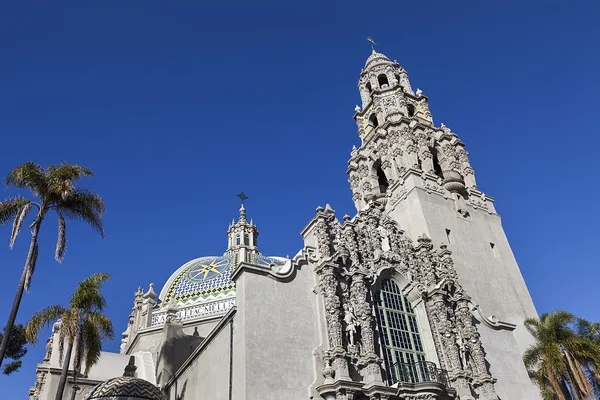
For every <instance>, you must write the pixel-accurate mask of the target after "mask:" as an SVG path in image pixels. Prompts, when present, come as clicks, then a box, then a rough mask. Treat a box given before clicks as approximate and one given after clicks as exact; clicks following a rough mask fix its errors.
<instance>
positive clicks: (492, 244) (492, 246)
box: [490, 242, 500, 258]
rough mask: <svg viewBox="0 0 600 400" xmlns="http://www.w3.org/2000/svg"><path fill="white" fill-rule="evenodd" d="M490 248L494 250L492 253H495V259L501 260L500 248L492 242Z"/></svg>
mask: <svg viewBox="0 0 600 400" xmlns="http://www.w3.org/2000/svg"><path fill="white" fill-rule="evenodd" d="M490 248H491V249H492V253H494V257H496V258H499V257H500V253H498V248H497V247H496V245H495V244H494V243H492V242H490Z"/></svg>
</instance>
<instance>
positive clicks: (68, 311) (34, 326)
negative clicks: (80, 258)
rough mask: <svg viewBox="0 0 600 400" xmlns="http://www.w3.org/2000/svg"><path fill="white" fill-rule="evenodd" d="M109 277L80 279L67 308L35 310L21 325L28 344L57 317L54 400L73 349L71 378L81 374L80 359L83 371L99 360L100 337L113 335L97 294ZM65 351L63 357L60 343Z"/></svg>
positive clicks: (59, 396) (61, 387) (61, 389)
mask: <svg viewBox="0 0 600 400" xmlns="http://www.w3.org/2000/svg"><path fill="white" fill-rule="evenodd" d="M108 279H110V275H108V274H93V275H91V276H90V277H89V278H87V279H85V280H83V281H81V282H80V283H79V286H77V289H75V292H74V293H73V295H72V296H71V300H70V301H69V308H64V307H62V306H60V305H54V306H48V307H44V308H43V309H42V310H40V311H39V312H37V313H35V314H34V315H33V316H32V317H31V319H30V320H29V322H28V323H27V325H26V326H25V337H26V338H27V340H28V341H30V342H31V343H32V344H35V342H36V341H37V336H38V334H39V332H40V330H41V329H42V327H44V326H49V325H50V324H52V323H53V322H54V321H56V320H58V319H60V331H59V332H60V333H59V342H58V348H59V352H60V359H61V360H62V371H61V374H60V381H59V383H58V390H57V391H56V400H62V396H63V392H64V390H65V384H66V382H67V373H68V371H69V364H70V362H71V356H72V353H73V349H75V356H74V357H73V378H74V379H76V378H77V376H78V375H79V374H80V373H81V365H82V362H84V363H85V372H84V373H85V374H87V373H88V372H89V370H90V368H91V367H92V365H94V364H95V363H97V362H98V360H99V359H100V352H101V350H102V340H104V339H112V338H113V336H114V332H113V327H112V323H111V321H110V319H109V318H108V317H107V316H105V315H104V314H102V311H103V309H104V307H105V306H106V300H105V299H104V296H103V295H102V293H101V289H102V284H103V283H104V282H105V281H107V280H108ZM65 343H66V345H67V352H66V354H65V355H64V358H63V350H64V345H65Z"/></svg>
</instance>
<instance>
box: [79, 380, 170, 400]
mask: <svg viewBox="0 0 600 400" xmlns="http://www.w3.org/2000/svg"><path fill="white" fill-rule="evenodd" d="M94 399H102V400H164V396H163V394H162V392H161V391H160V389H159V388H157V387H156V386H154V385H153V384H151V383H150V382H148V381H145V380H143V379H139V378H133V377H129V376H121V377H118V378H112V379H109V380H107V381H104V382H102V383H100V384H98V385H97V386H96V387H95V388H93V389H92V391H91V392H90V393H89V394H88V395H87V396H86V397H85V400H94Z"/></svg>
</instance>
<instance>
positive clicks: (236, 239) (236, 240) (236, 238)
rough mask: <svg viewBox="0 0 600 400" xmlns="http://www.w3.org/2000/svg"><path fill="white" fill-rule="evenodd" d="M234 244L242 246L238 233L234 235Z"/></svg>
mask: <svg viewBox="0 0 600 400" xmlns="http://www.w3.org/2000/svg"><path fill="white" fill-rule="evenodd" d="M235 244H236V245H237V246H239V245H240V244H242V238H241V236H240V234H239V233H238V234H237V235H235Z"/></svg>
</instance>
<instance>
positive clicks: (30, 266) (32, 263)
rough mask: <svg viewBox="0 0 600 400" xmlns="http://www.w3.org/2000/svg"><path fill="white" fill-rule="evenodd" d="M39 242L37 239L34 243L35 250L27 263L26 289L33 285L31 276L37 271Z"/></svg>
mask: <svg viewBox="0 0 600 400" xmlns="http://www.w3.org/2000/svg"><path fill="white" fill-rule="evenodd" d="M38 251H39V248H38V242H37V240H36V241H35V242H34V243H33V252H32V253H31V258H30V259H29V260H28V261H29V262H28V263H27V272H26V275H25V290H26V291H29V287H30V286H31V278H32V277H33V273H34V272H35V265H36V264H37V258H38Z"/></svg>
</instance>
